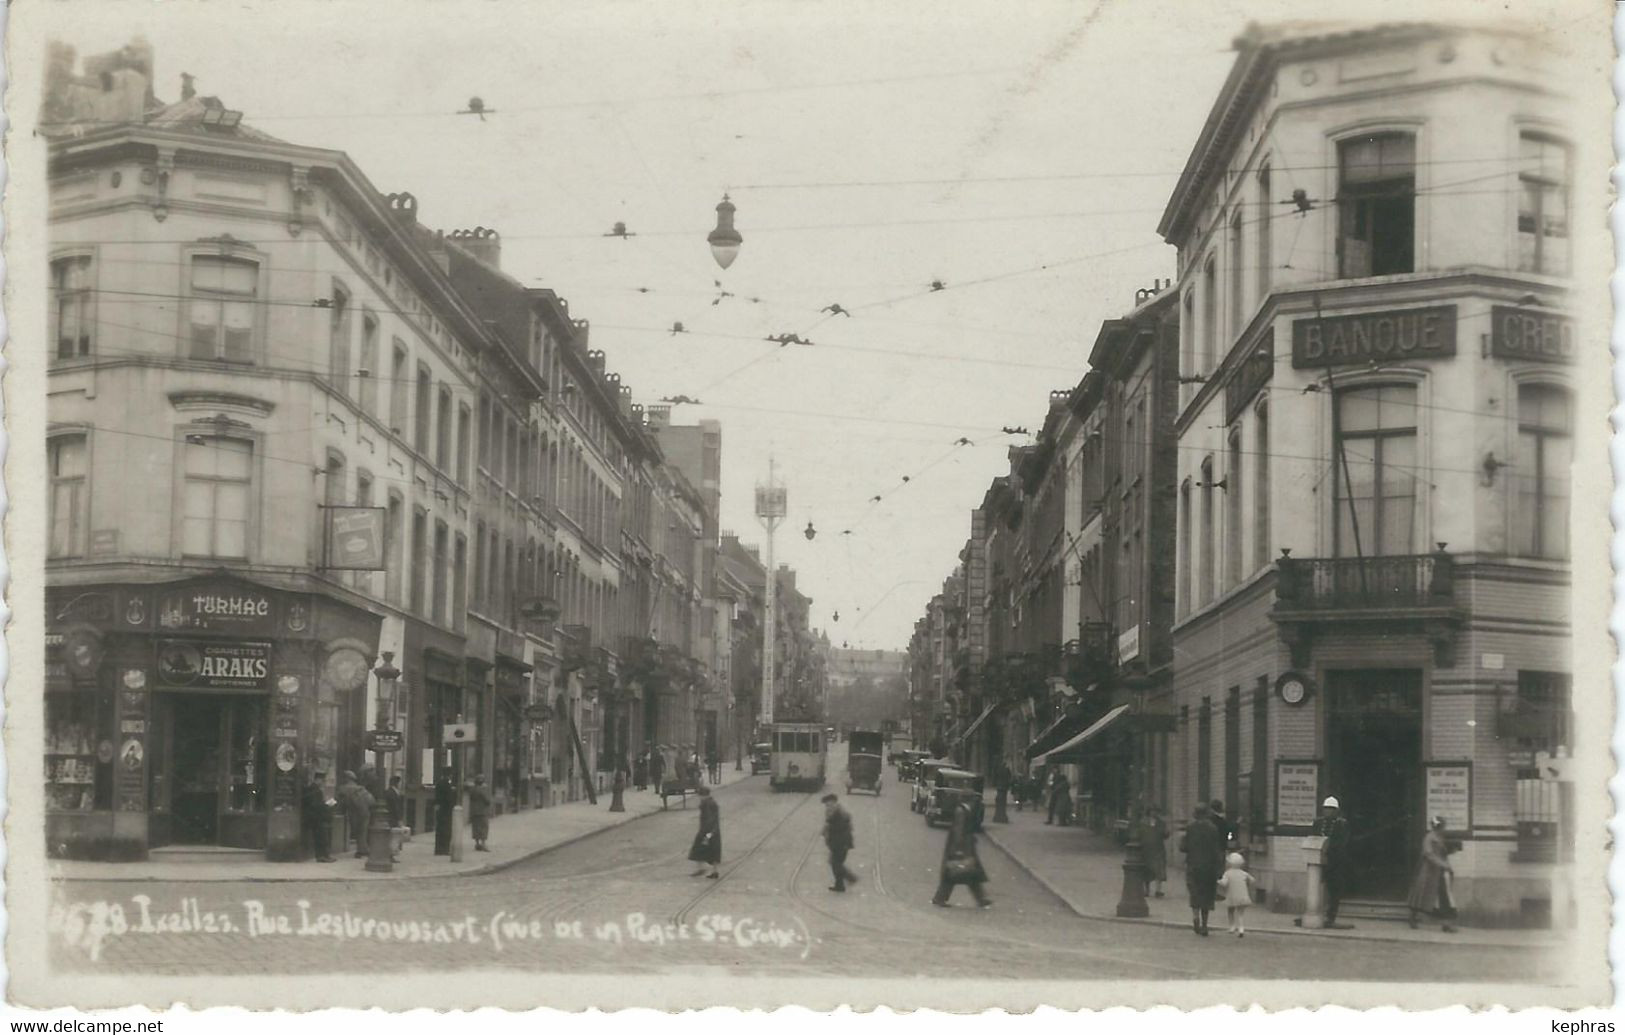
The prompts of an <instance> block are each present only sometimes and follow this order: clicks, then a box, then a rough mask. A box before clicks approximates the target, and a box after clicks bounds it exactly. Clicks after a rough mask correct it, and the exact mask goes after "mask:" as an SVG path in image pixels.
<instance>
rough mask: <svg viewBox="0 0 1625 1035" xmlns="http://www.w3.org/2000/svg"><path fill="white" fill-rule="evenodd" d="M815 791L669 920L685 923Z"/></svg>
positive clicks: (809, 799)
mask: <svg viewBox="0 0 1625 1035" xmlns="http://www.w3.org/2000/svg"><path fill="white" fill-rule="evenodd" d="M820 789H821V788H820ZM815 793H817V792H816V791H808V792H807V793H806V794H805V795H804V796H803V797H802V799H801V800H800V801H798V802H796V804H795V805H794V806H793V807H792V808H791V809H790V810H789V811H788V812H786V813H785V814H784V815H782V816H780V817H779V819H778V822H776V823H774V824H773V825H772V826H771V827H769V828H768V831H767V833H765V834H763V835H762V836H761V837H759V838H757V839H756V842H755V843H754V844H752V845H751V846H750V849H749V851H747V852H745V854H744V855H741V856H739V857H738V858H737V859H736V860H735V861H734V863H733V865H731V866H729V867H728V869H727V871H726V872H724V873H723V874H722V875H721V876H720V877H718V878H717V879H716V880H714V881H707V882H706V887H704V888H701V889H700V890H699V892H698V893H696V894H695V895H693V896H692V897H691V898H689V900H688V901H687V902H686V903H685V904H684V905H683V906H682V907H681V908H679V909H678V910H677V911H676V912H674V913H673V914H672V916H671V922H672V923H673V924H677V925H682V924H684V923H687V922H688V918H689V916H690V915H691V914H692V913H693V912H694V910H695V908H696V907H697V906H699V904H700V903H701V902H704V901H705V900H706V899H707V898H710V897H711V896H712V895H713V894H715V893H716V891H717V890H718V889H719V888H721V887H722V885H723V884H725V883H727V882H728V880H729V878H731V877H732V876H733V875H734V874H735V873H737V872H739V870H740V869H741V868H742V867H744V866H745V865H746V864H747V863H749V862H750V861H751V859H753V858H754V857H755V856H756V854H757V853H758V852H760V851H761V850H762V848H763V847H764V846H765V845H766V844H767V842H768V841H769V840H770V839H771V838H772V837H773V835H774V834H777V833H778V832H779V831H780V830H781V829H782V828H783V827H784V825H785V824H786V823H788V822H789V821H790V817H791V816H794V815H795V814H796V813H798V812H800V811H801V810H802V809H804V808H806V806H807V803H808V802H809V801H811V800H812V799H813V795H814V794H815ZM803 861H805V860H803ZM797 872H798V873H799V872H800V867H799V866H798V867H797Z"/></svg>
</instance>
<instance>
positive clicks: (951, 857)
mask: <svg viewBox="0 0 1625 1035" xmlns="http://www.w3.org/2000/svg"><path fill="white" fill-rule="evenodd" d="M985 883H987V871H986V870H984V869H982V860H981V857H980V856H978V855H977V854H976V819H975V817H974V816H972V815H971V810H970V805H969V804H967V803H965V802H961V803H960V804H959V806H958V807H957V808H955V809H954V821H953V825H952V826H950V827H949V828H948V840H947V843H945V844H944V845H943V846H942V874H941V877H940V878H939V879H938V881H937V893H936V895H934V896H932V898H931V904H932V905H934V906H946V905H948V896H949V895H952V894H953V891H954V888H956V887H957V886H959V885H961V884H968V885H970V893H971V895H973V896H974V897H975V898H976V904H977V906H979V907H981V908H982V909H986V908H987V907H988V906H991V905H992V904H993V902H992V901H991V900H990V899H989V898H988V897H987V893H986V892H985V891H983V890H982V885H983V884H985Z"/></svg>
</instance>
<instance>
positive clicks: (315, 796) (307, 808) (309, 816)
mask: <svg viewBox="0 0 1625 1035" xmlns="http://www.w3.org/2000/svg"><path fill="white" fill-rule="evenodd" d="M333 805H334V802H333V801H332V799H330V798H328V796H327V773H326V772H325V771H324V770H321V769H316V770H314V771H312V772H311V774H310V780H309V782H308V783H306V784H305V788H304V790H303V791H302V792H301V793H300V796H299V822H300V823H301V824H302V825H303V826H304V828H305V834H306V836H308V837H309V838H310V850H311V852H312V853H313V854H314V855H315V856H316V861H317V862H319V863H330V862H335V861H336V860H335V859H334V858H333V850H332V849H333V846H332V845H331V844H330V843H329V842H330V841H331V840H332V835H333Z"/></svg>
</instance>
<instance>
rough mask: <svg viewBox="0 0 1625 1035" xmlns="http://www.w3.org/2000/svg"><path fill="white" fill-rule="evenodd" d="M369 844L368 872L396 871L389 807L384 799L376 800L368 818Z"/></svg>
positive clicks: (366, 832)
mask: <svg viewBox="0 0 1625 1035" xmlns="http://www.w3.org/2000/svg"><path fill="white" fill-rule="evenodd" d="M365 834H366V842H367V866H366V868H367V870H368V871H369V872H372V873H392V872H394V870H395V853H394V851H393V848H394V846H393V845H392V844H391V843H390V842H391V840H392V838H391V834H390V828H389V806H388V805H386V804H384V800H383V799H382V798H375V799H374V800H373V803H372V811H371V812H370V813H369V814H368V816H367V829H366V831H365Z"/></svg>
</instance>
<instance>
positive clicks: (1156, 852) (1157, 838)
mask: <svg viewBox="0 0 1625 1035" xmlns="http://www.w3.org/2000/svg"><path fill="white" fill-rule="evenodd" d="M1135 838H1136V839H1137V840H1138V841H1139V842H1140V858H1141V859H1142V860H1144V863H1145V893H1146V894H1147V895H1150V894H1152V885H1155V886H1156V892H1155V894H1156V897H1157V898H1161V897H1162V886H1163V884H1164V883H1166V882H1167V880H1168V824H1167V823H1165V822H1164V821H1163V818H1162V810H1161V809H1159V808H1157V807H1156V806H1155V805H1147V806H1146V807H1145V808H1144V809H1143V810H1141V812H1140V822H1139V825H1138V827H1137V829H1136V830H1135Z"/></svg>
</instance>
